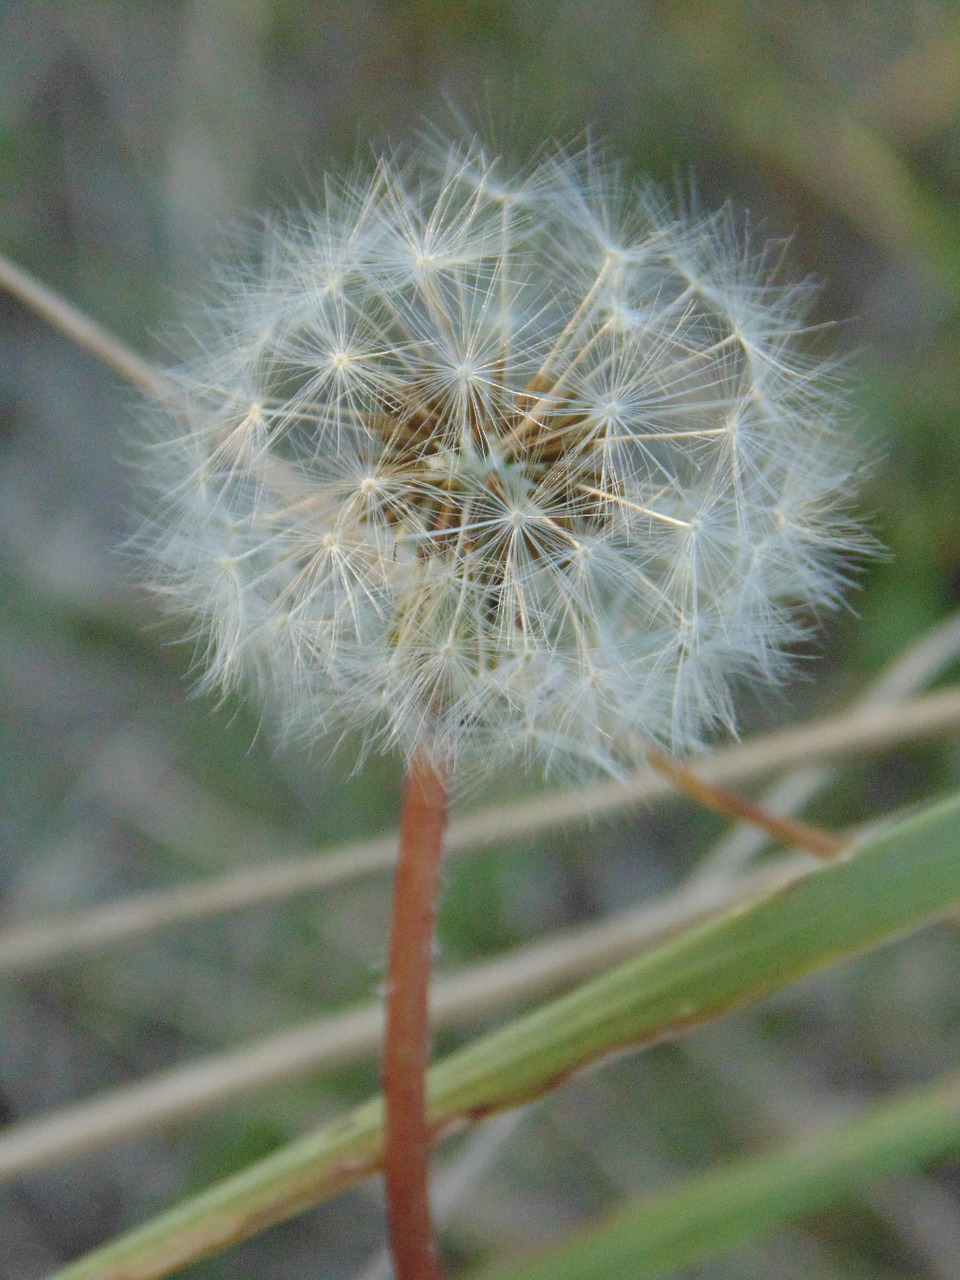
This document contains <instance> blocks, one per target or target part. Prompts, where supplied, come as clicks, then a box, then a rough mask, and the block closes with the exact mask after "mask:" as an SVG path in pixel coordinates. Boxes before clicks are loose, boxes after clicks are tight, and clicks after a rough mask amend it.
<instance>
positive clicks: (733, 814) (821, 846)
mask: <svg viewBox="0 0 960 1280" xmlns="http://www.w3.org/2000/svg"><path fill="white" fill-rule="evenodd" d="M647 759H648V760H649V761H650V763H651V764H652V765H653V767H654V769H656V771H657V772H658V773H660V774H662V775H663V777H665V778H666V779H667V780H668V781H669V782H671V783H672V784H673V785H674V786H675V787H676V788H677V790H678V791H682V792H683V794H684V795H687V796H689V797H690V798H691V800H696V802H697V803H698V804H701V805H703V807H704V808H705V809H709V810H710V811H711V812H712V813H719V814H720V815H721V816H722V817H724V818H736V819H738V820H739V821H741V822H749V823H752V824H753V826H755V827H759V828H760V830H761V831H766V833H767V835H769V836H771V837H772V838H773V839H774V840H776V841H777V842H778V843H780V844H784V845H786V846H787V847H788V848H791V849H806V850H807V851H808V852H809V853H813V854H816V856H817V857H818V858H835V857H837V855H838V854H841V853H843V852H844V850H845V849H847V848H848V844H847V841H846V840H842V839H841V838H840V837H839V836H835V835H834V834H833V832H832V831H824V829H823V828H822V827H814V826H811V825H810V823H809V822H800V821H799V820H798V819H796V818H786V817H784V816H783V815H782V814H779V813H771V812H770V811H769V809H762V808H761V807H760V806H759V805H756V804H753V802H752V801H750V800H747V799H746V798H745V797H744V796H741V795H739V794H738V793H737V792H736V791H728V790H727V788H726V787H718V786H717V785H716V783H713V782H708V781H707V780H706V778H701V777H700V775H699V774H698V773H695V772H694V770H693V769H689V768H687V766H686V765H683V764H680V763H679V761H677V760H672V759H671V758H670V757H669V756H665V755H664V754H663V753H662V752H660V751H649V752H648V753H647Z"/></svg>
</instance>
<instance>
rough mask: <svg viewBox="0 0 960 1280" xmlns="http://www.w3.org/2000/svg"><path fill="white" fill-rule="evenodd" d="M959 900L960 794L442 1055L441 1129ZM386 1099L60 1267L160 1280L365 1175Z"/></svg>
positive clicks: (432, 1092)
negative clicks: (850, 853)
mask: <svg viewBox="0 0 960 1280" xmlns="http://www.w3.org/2000/svg"><path fill="white" fill-rule="evenodd" d="M958 907H960V797H954V798H952V799H950V800H949V801H946V802H943V803H941V804H938V805H935V806H933V807H931V808H929V809H927V810H925V811H923V812H922V813H920V814H918V815H916V816H914V817H911V818H909V819H907V820H906V821H904V822H901V823H899V824H898V825H897V826H896V827H894V828H892V829H891V830H890V831H888V832H886V833H885V834H883V835H881V836H879V837H877V838H875V839H873V840H871V841H869V842H868V843H867V844H865V845H864V846H863V847H862V848H861V849H860V850H859V851H858V852H857V853H856V855H855V856H853V857H851V858H849V859H847V860H845V861H838V862H833V863H829V864H826V865H824V866H823V867H822V868H820V869H818V870H817V871H815V872H814V873H812V874H809V875H806V876H805V877H801V878H798V879H797V881H796V882H795V883H793V884H791V885H789V886H788V887H786V888H782V887H781V888H779V889H777V890H775V891H774V892H772V893H769V894H767V895H765V896H763V897H759V898H755V899H754V900H752V901H749V902H741V903H740V904H738V905H737V906H736V907H735V908H733V909H731V910H729V911H727V912H724V913H723V914H722V915H719V916H718V917H717V918H716V919H714V920H712V921H710V922H708V923H707V924H704V925H700V926H697V927H696V928H692V929H689V930H687V931H685V932H683V933H682V934H678V935H677V936H676V937H674V938H673V939H671V940H670V941H669V942H667V943H665V944H664V945H662V946H659V947H656V948H655V949H653V950H651V951H648V952H646V953H645V954H643V955H641V956H639V957H637V958H636V959H635V960H632V961H628V962H627V963H626V964H623V965H620V966H619V967H618V968H616V969H614V970H612V971H611V972H610V973H607V974H605V975H603V976H602V977H601V978H598V979H595V980H593V981H592V982H589V983H587V984H585V985H584V986H582V987H579V988H577V989H576V990H575V991H573V992H571V993H570V994H568V995H566V996H563V997H561V998H560V999H558V1000H554V1001H552V1002H550V1003H549V1004H547V1005H544V1006H542V1007H541V1008H539V1009H537V1010H535V1011H534V1012H532V1013H529V1014H526V1015H524V1016H522V1017H520V1018H517V1019H516V1020H515V1021H513V1022H511V1023H509V1024H508V1025H507V1026H506V1027H504V1028H503V1029H502V1030H499V1031H496V1032H494V1033H493V1034H491V1035H488V1036H485V1037H483V1038H482V1039H480V1040H478V1041H476V1042H475V1043H473V1044H471V1045H468V1046H467V1047H466V1048H464V1049H462V1050H460V1051H459V1052H458V1053H455V1054H452V1055H451V1056H450V1057H449V1058H447V1059H445V1060H444V1061H442V1062H440V1063H439V1064H438V1065H437V1066H436V1067H434V1068H433V1070H432V1071H431V1073H430V1079H429V1109H430V1118H431V1122H432V1124H433V1126H434V1129H435V1132H436V1133H437V1134H438V1135H440V1134H443V1133H444V1132H447V1131H449V1130H452V1129H457V1128H459V1127H461V1126H462V1124H463V1123H464V1122H465V1121H470V1120H474V1119H477V1118H479V1117H481V1116H483V1115H487V1114H490V1113H492V1112H494V1111H497V1110H501V1109H503V1108H506V1107H509V1106H512V1105H514V1104H516V1103H518V1102H520V1101H522V1100H525V1099H528V1098H532V1097H536V1096H537V1095H538V1094H541V1093H544V1092H546V1091H547V1090H549V1089H551V1088H553V1087H555V1086H556V1085H557V1084H558V1083H560V1082H562V1081H563V1080H565V1079H566V1078H568V1077H569V1076H570V1075H572V1074H573V1073H574V1072H576V1071H577V1070H578V1069H579V1068H581V1067H583V1066H585V1065H586V1064H588V1063H590V1062H593V1061H595V1060H596V1059H598V1058H601V1057H603V1056H604V1055H606V1054H608V1053H611V1052H613V1051H615V1050H616V1049H619V1048H622V1047H624V1046H626V1045H637V1046H641V1045H645V1044H650V1043H652V1042H654V1041H657V1040H662V1039H664V1038H665V1037H667V1036H672V1035H676V1034H678V1033H680V1032H682V1031H683V1030H685V1029H686V1028H688V1027H691V1026H696V1025H698V1024H700V1023H702V1022H704V1021H706V1020H708V1019H710V1018H713V1017H716V1016H718V1015H719V1014H721V1013H723V1012H725V1011H726V1010H728V1009H733V1008H737V1007H739V1006H741V1005H744V1004H746V1003H748V1002H749V1001H751V1000H754V999H756V998H758V997H760V996H763V995H766V994H768V993H769V992H772V991H776V990H779V989H780V988H782V987H784V986H786V985H787V984H788V983H790V982H793V981H794V980H795V979H797V978H800V977H802V976H803V975H805V974H808V973H811V972H814V971H816V970H820V969H824V968H827V967H828V966H830V965H831V964H834V963H836V962H837V961H840V960H843V959H845V958H847V957H849V956H854V955H857V954H859V953H861V952H864V951H867V950H869V949H870V948H872V947H875V946H878V945H880V944H881V943H883V942H886V941H888V940H889V939H891V938H894V937H897V936H899V935H901V934H904V933H907V932H909V931H911V930H913V929H916V928H919V927H920V926H921V925H923V924H926V923H927V922H929V921H931V920H934V919H936V918H937V917H939V916H942V915H944V914H946V913H947V912H950V911H953V910H956V909H957V908H958ZM381 1119H382V1112H381V1108H380V1102H379V1100H378V1099H375V1100H374V1101H372V1102H369V1103H366V1104H365V1105H364V1106H361V1107H359V1108H357V1109H356V1110H355V1111H353V1112H351V1113H350V1114H349V1115H347V1116H345V1117H344V1118H343V1119H341V1120H339V1121H337V1122H336V1123H334V1124H332V1125H328V1126H326V1127H325V1128H323V1129H321V1130H320V1131H318V1132H317V1133H315V1134H312V1135H310V1136H308V1137H306V1138H303V1139H301V1140H299V1141H298V1142H296V1143H293V1144H291V1145H290V1146H287V1147H284V1148H283V1149H281V1150H280V1151H278V1152H277V1153H275V1154H274V1155H273V1156H271V1157H269V1158H268V1159H266V1160H263V1161H261V1162H259V1163H257V1164H255V1165H253V1166H251V1167H250V1168H248V1169H246V1170H244V1171H243V1172H242V1173H240V1174H238V1175H236V1176H235V1177H233V1178H230V1179H228V1180H226V1181H225V1182H222V1183H220V1184H219V1185H218V1186H215V1187H213V1188H211V1189H210V1190H209V1191H207V1192H204V1193H202V1194H201V1195H199V1196H197V1197H195V1198H193V1199H192V1200H190V1201H188V1202H186V1203H184V1204H183V1205H181V1206H179V1207H178V1208H176V1209H174V1210H172V1211H171V1212H169V1213H166V1214H163V1215H162V1216H160V1217H159V1218H156V1219H154V1220H153V1221H152V1222H150V1223H148V1224H147V1225H145V1226H144V1227H141V1228H140V1229H138V1230H135V1231H133V1232H131V1233H130V1234H129V1235H127V1236H124V1237H122V1238H121V1239H118V1240H116V1241H114V1242H113V1243H112V1244H109V1245H107V1246H105V1247H104V1248H102V1249H99V1250H97V1251H96V1252H94V1253H92V1254H89V1255H88V1256H87V1257H86V1258H83V1259H81V1260H79V1261H78V1262H76V1263H73V1264H72V1265H69V1266H67V1267H66V1268H64V1269H63V1270H62V1271H60V1272H58V1273H57V1277H56V1280H148V1278H150V1280H152V1278H155V1277H160V1276H165V1275H169V1274H170V1273H171V1272H173V1271H175V1270H177V1268H178V1267H181V1266H185V1265H186V1264H187V1263H189V1262H192V1261H195V1260H196V1259H198V1258H200V1257H204V1256H206V1255H207V1254H209V1253H213V1252H216V1251H217V1250H219V1249H222V1248H224V1247H226V1246H227V1245H229V1244H231V1243H233V1242H235V1241H238V1240H242V1239H245V1238H246V1237H248V1236H250V1235H253V1234H255V1233H256V1232H257V1231H259V1230H262V1229H263V1228H265V1227H267V1226H269V1225H271V1224H272V1223H275V1222H279V1221H281V1220H283V1219H284V1218H287V1217H289V1216H291V1215H292V1214H294V1213H296V1212H298V1211H299V1210H301V1209H303V1208H306V1207H307V1206H309V1205H311V1204H315V1203H317V1202H319V1201H320V1200H322V1199H324V1198H326V1197H328V1196H330V1195H333V1194H334V1193H335V1192H337V1191H340V1190H342V1189H343V1188H345V1187H347V1186H350V1185H352V1184H353V1183H355V1182H358V1181H359V1180H360V1179H361V1178H363V1177H365V1176H366V1175H367V1174H368V1173H369V1172H371V1170H373V1169H375V1168H376V1166H377V1163H378V1160H379V1155H380V1141H381V1133H380V1125H381Z"/></svg>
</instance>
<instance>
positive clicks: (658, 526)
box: [144, 143, 857, 770]
mask: <svg viewBox="0 0 960 1280" xmlns="http://www.w3.org/2000/svg"><path fill="white" fill-rule="evenodd" d="M807 298H808V290H807V289H806V288H805V287H803V286H801V287H789V286H786V285H784V284H782V283H780V282H779V280H778V279H777V263H776V261H775V254H774V253H772V252H770V251H763V252H760V253H751V252H750V251H749V249H747V248H746V247H744V245H743V244H742V243H740V242H739V241H738V238H737V236H736V235H735V233H734V230H733V228H732V225H731V220H730V218H729V216H728V215H727V214H720V215H718V216H715V217H710V218H703V217H696V216H692V215H690V214H683V213H679V212H677V211H676V210H675V209H673V208H671V207H670V206H669V205H668V204H666V203H665V202H664V201H663V200H662V199H661V198H660V197H659V196H658V195H657V194H656V193H655V192H654V191H653V190H652V189H650V188H646V187H644V188H639V189H638V188H629V187H627V186H626V184H625V183H624V182H623V181H622V180H621V178H620V177H619V175H618V173H617V172H616V171H615V170H613V169H612V168H611V167H610V166H607V165H605V164H603V163H602V162H601V161H600V160H598V158H597V157H596V155H595V154H591V153H580V154H576V155H570V154H567V153H565V152H561V151H556V152H554V153H551V154H549V155H547V156H546V157H545V158H542V159H541V160H540V161H538V162H537V163H536V164H535V165H533V166H531V167H529V168H527V169H526V170H511V169H510V168H509V167H508V166H506V165H505V164H503V163H502V162H501V161H499V160H497V159H494V158H492V157H491V156H490V155H488V153H487V152H486V151H485V150H484V149H483V148H482V147H481V146H480V145H479V144H476V143H468V144H464V145H453V144H445V145H444V146H443V147H440V146H438V145H436V144H431V145H425V146H424V147H423V149H422V154H418V155H416V156H414V157H413V158H407V159H404V158H402V157H401V158H388V159H385V160H383V161H382V162H381V163H380V164H379V165H378V166H377V168H376V170H375V172H374V173H373V175H372V176H369V177H365V178H358V179H351V180H345V181H342V182H334V181H330V182H328V183H327V184H326V188H325V199H324V204H323V207H322V208H321V209H320V211H319V212H317V213H315V214H312V215H305V216H303V218H302V220H301V221H300V222H299V223H295V224H291V225H287V226H283V227H280V226H276V227H273V228H271V229H270V230H269V232H268V235H267V238H266V245H265V251H264V253H263V261H262V264H261V265H260V267H259V268H257V269H256V270H254V271H251V272H250V273H247V274H241V273H240V272H236V273H235V274H234V275H233V277H232V278H228V279H226V280H225V281H224V282H223V284H222V285H221V288H220V293H219V294H218V296H217V298H216V299H215V300H214V302H213V305H212V306H211V308H210V322H209V323H208V324H207V325H206V329H207V331H208V332H207V333H206V334H204V336H203V337H202V339H201V340H200V341H199V344H198V345H200V346H201V351H200V353H199V354H198V355H197V356H196V357H195V358H193V359H192V360H191V361H189V362H188V363H186V364H185V365H184V367H183V368H182V369H180V370H179V371H177V372H175V373H174V374H173V375H172V377H173V379H174V380H175V383H176V385H177V387H178V395H177V396H176V397H175V398H172V399H171V400H170V402H169V403H168V406H167V407H166V408H164V409H163V410H161V411H159V412H158V435H157V440H156V444H155V454H154V457H153V458H152V460H151V465H150V475H151V479H152V481H153V482H154V487H155V492H156V495H157V502H156V505H155V508H154V509H153V511H152V515H151V520H150V522H149V525H148V528H147V531H146V534H145V538H144V542H145V545H146V546H147V548H148V552H149V556H150V558H151V563H152V577H153V579H154V581H155V582H156V584H157V585H158V586H159V588H160V589H161V590H162V592H163V593H164V595H165V597H166V599H167V600H168V601H169V603H170V605H171V606H172V607H173V608H174V609H175V610H176V611H178V612H182V613H184V614H186V615H187V616H188V617H190V618H191V619H193V620H194V624H195V626H196V634H197V635H198V636H199V637H201V638H202V641H203V645H204V650H205V669H206V672H207V675H206V677H205V678H206V679H207V680H208V681H210V682H211V683H215V684H217V685H221V686H233V685H235V684H251V683H252V684H253V685H255V686H257V687H258V690H259V694H260V696H261V698H262V700H263V703H264V705H265V707H266V708H268V709H272V711H273V713H274V715H275V717H276V719H277V720H278V722H279V724H280V725H281V727H282V728H283V729H284V730H286V731H293V732H296V733H305V734H307V735H308V736H311V737H314V736H316V737H319V736H320V735H324V734H327V733H328V732H331V731H333V732H343V731H344V730H347V729H360V730H361V731H362V732H363V734H364V735H365V736H366V740H367V741H368V742H370V743H376V744H377V745H382V746H393V745H397V746H399V747H400V748H402V749H403V750H405V751H406V752H408V753H409V752H411V751H413V750H426V751H428V752H431V753H433V754H434V755H435V756H436V757H437V758H438V760H442V761H443V763H444V764H449V765H450V766H453V767H456V768H458V769H462V768H466V769H471V768H473V769H475V768H477V767H481V768H484V769H486V768H493V767H497V766H500V765H502V764H503V763H505V762H506V761H508V760H509V759H510V758H512V757H516V756H528V755H530V756H540V757H541V758H543V759H544V760H545V761H546V762H547V763H548V764H549V763H551V762H553V761H555V760H566V761H571V760H576V761H581V762H586V763H588V764H591V765H594V766H599V767H601V768H603V769H608V770H616V769H618V768H619V767H621V766H622V764H623V763H624V762H625V761H629V760H630V759H632V758H635V757H636V756H637V754H638V753H641V752H642V750H643V749H644V747H645V746H646V745H649V744H650V743H656V744H659V745H662V746H666V747H668V748H669V749H671V750H684V749H687V748H689V747H690V746H692V745H695V744H696V743H697V742H698V741H700V739H701V737H702V735H703V733H704V732H705V731H706V730H708V729H709V728H711V727H714V726H716V725H717V724H728V725H729V724H731V723H732V709H731V699H730V688H731V683H732V682H734V681H735V680H736V679H738V678H740V677H743V676H747V677H760V678H762V679H770V678H774V677H775V676H777V674H778V673H779V672H780V670H781V668H782V663H783V657H784V654H785V652H786V651H787V650H788V649H789V647H790V646H791V645H793V644H794V643H795V642H796V641H797V639H798V637H799V636H801V635H802V634H803V633H804V630H805V627H806V626H807V625H808V621H809V613H810V609H811V607H812V608H813V609H814V610H816V609H818V608H820V607H822V606H829V605H831V604H833V603H835V601H836V597H837V591H838V587H839V585H840V583H841V581H842V578H843V561H844V556H845V554H846V553H847V552H849V551H850V550H851V549H852V548H854V547H855V545H856V542H857V530H856V526H855V525H854V524H852V523H851V521H850V520H849V519H848V518H847V516H846V514H845V509H846V506H847V500H848V497H849V490H850V480H851V466H850V464H849V461H848V459H847V450H846V449H845V448H844V447H843V446H842V441H841V433H839V432H838V430H837V419H838V400H837V393H836V387H835V379H834V377H833V376H832V370H831V368H830V366H829V365H825V364H823V363H817V362H816V361H815V360H813V359H811V358H810V357H809V356H808V355H806V354H804V350H803V335H804V319H803V316H804V308H805V304H806V301H807ZM798 611H800V612H798ZM804 613H805V614H806V618H807V621H802V620H801V618H803V616H804Z"/></svg>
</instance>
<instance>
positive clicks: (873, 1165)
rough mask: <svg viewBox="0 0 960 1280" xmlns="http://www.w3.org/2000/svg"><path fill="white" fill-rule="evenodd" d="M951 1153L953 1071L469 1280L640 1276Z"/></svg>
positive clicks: (955, 1095) (956, 1135) (642, 1279)
mask: <svg viewBox="0 0 960 1280" xmlns="http://www.w3.org/2000/svg"><path fill="white" fill-rule="evenodd" d="M957 1155H960V1074H951V1075H949V1076H946V1077H945V1078H944V1079H942V1080H940V1081H938V1082H937V1084H935V1085H934V1086H932V1087H928V1088H926V1089H923V1090H916V1091H911V1092H909V1093H904V1094H901V1095H899V1096H898V1097H896V1098H895V1099H894V1100H892V1101H887V1102H884V1103H883V1104H882V1105H880V1106H877V1107H874V1108H871V1110H870V1111H869V1112H868V1113H867V1114H865V1115H863V1116H861V1117H858V1118H857V1119H856V1120H854V1121H851V1122H848V1123H846V1124H843V1125H839V1126H837V1127H836V1128H834V1129H832V1130H830V1131H829V1132H826V1133H823V1134H818V1135H816V1136H815V1137H812V1138H809V1139H806V1140H805V1141H803V1142H801V1143H796V1144H793V1145H791V1146H789V1147H787V1148H785V1149H783V1150H781V1151H778V1152H776V1153H775V1154H772V1155H765V1156H760V1157H758V1158H754V1159H751V1160H744V1161H741V1162H738V1163H736V1164H733V1165H731V1166H729V1167H727V1168H723V1169H718V1170H715V1171H711V1172H709V1173H706V1174H703V1175H701V1176H699V1177H694V1178H691V1179H689V1180H688V1181H686V1182H684V1183H683V1184H682V1185H680V1186H678V1187H676V1188H672V1189H670V1190H668V1191H664V1192H662V1193H660V1194H658V1195H655V1196H651V1197H650V1198H649V1199H647V1200H644V1201H643V1202H642V1203H640V1204H639V1205H635V1206H633V1207H631V1208H629V1209H626V1210H621V1211H620V1212H619V1213H617V1214H616V1216H614V1217H611V1218H609V1219H608V1220H607V1221H605V1222H604V1223H602V1224H601V1225H600V1226H598V1227H595V1228H594V1229H592V1230H590V1231H587V1232H581V1233H579V1234H578V1235H577V1236H576V1237H575V1238H574V1239H573V1240H572V1241H569V1242H567V1243H566V1244H564V1245H561V1246H559V1247H558V1248H555V1249H551V1250H549V1251H545V1252H543V1253H540V1254H538V1255H537V1256H536V1257H535V1258H532V1259H530V1260H529V1261H527V1262H524V1263H520V1264H519V1265H514V1266H513V1267H505V1268H499V1267H498V1268H497V1269H496V1270H492V1271H484V1272H483V1273H482V1275H477V1276H476V1277H475V1280H624V1277H626V1276H629V1277H630V1280H648V1278H649V1277H652V1276H661V1275H664V1274H667V1273H668V1272H670V1271H672V1270H673V1269H674V1268H675V1267H680V1266H685V1265H687V1264H688V1263H691V1262H696V1261H698V1260H699V1259H702V1258H706V1257H712V1256H714V1255H715V1254H717V1253H720V1252H721V1251H722V1250H724V1249H726V1248H729V1247H731V1246H732V1245H735V1244H739V1243H741V1242H743V1241H745V1240H748V1239H753V1238H755V1237H756V1236H759V1235H761V1234H762V1233H764V1232H766V1231H769V1230H771V1229H772V1228H773V1227H775V1226H777V1225H778V1224H780V1223H782V1222H784V1221H786V1220H789V1219H792V1218H796V1217H798V1216H800V1215H801V1214H803V1213H808V1212H810V1211H812V1210H815V1209H818V1208H821V1207H823V1206H826V1205H829V1204H832V1203H833V1202H834V1201H836V1200H838V1199H840V1198H841V1197H843V1196H844V1195H847V1194H849V1193H851V1192H855V1191H859V1190H862V1189H863V1188H865V1187H867V1186H869V1184H870V1183H871V1182H874V1181H876V1180H877V1179H878V1178H883V1177H886V1176H889V1175H891V1174H895V1173H902V1172H904V1171H906V1170H910V1169H914V1168H917V1167H918V1166H920V1165H923V1164H924V1163H926V1162H928V1161H931V1160H936V1159H939V1158H942V1157H944V1156H957Z"/></svg>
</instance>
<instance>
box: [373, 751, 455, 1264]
mask: <svg viewBox="0 0 960 1280" xmlns="http://www.w3.org/2000/svg"><path fill="white" fill-rule="evenodd" d="M446 817H447V787H446V781H445V779H444V777H443V775H442V773H441V772H440V771H439V770H438V768H437V766H436V765H435V764H434V763H433V762H432V761H431V760H430V759H429V757H428V756H427V755H426V754H425V753H424V752H422V751H421V752H419V753H418V754H417V755H415V756H414V757H413V759H412V761H411V763H410V767H409V771H408V773H407V783H406V789H405V792H404V798H403V809H402V811H401V815H400V847H399V856H398V860H397V868H396V873H395V876H394V882H393V910H392V919H391V923H390V956H389V961H388V966H387V998H386V1032H385V1036H384V1049H383V1096H384V1106H385V1135H384V1154H383V1174H384V1180H385V1183H386V1198H387V1227H388V1232H389V1236H390V1250H391V1253H392V1255H393V1263H394V1271H395V1278H396V1280H438V1277H439V1272H438V1270H437V1263H436V1258H435V1256H434V1255H435V1247H434V1240H433V1227H432V1224H431V1220H430V1205H429V1201H428V1196H427V1157H428V1151H429V1145H430V1133H429V1129H428V1127H427V1116H426V1088H425V1079H426V1070H427V1063H428V1061H429V1056H430V1045H429V1028H428V1017H427V1000H428V992H429V983H430V968H431V961H432V951H433V925H434V916H435V913H436V901H437V890H438V886H439V880H440V858H441V852H442V848H443V833H444V828H445V826H446Z"/></svg>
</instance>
